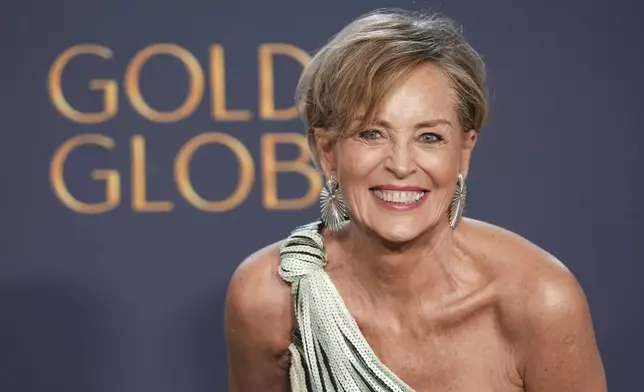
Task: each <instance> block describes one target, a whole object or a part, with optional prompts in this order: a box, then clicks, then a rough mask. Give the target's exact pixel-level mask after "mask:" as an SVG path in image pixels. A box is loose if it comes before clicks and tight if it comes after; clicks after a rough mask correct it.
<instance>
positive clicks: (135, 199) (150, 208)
mask: <svg viewBox="0 0 644 392" xmlns="http://www.w3.org/2000/svg"><path fill="white" fill-rule="evenodd" d="M145 169H146V164H145V139H144V138H143V136H141V135H134V136H132V209H133V210H134V211H140V212H167V211H172V209H173V208H174V205H173V204H172V202H171V201H149V200H148V199H147V181H146V175H145V172H146V170H145Z"/></svg>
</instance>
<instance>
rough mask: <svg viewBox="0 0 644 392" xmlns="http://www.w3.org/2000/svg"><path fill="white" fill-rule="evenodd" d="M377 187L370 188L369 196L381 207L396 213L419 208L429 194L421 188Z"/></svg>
mask: <svg viewBox="0 0 644 392" xmlns="http://www.w3.org/2000/svg"><path fill="white" fill-rule="evenodd" d="M392 188H393V187H387V189H385V188H384V187H377V188H371V189H370V191H371V194H372V195H373V196H374V197H375V198H376V199H377V200H378V201H379V202H380V204H381V205H383V206H385V207H387V208H389V209H394V210H398V211H405V210H410V209H412V208H416V207H418V206H420V205H421V204H422V203H423V202H424V201H425V200H426V199H427V195H428V194H429V191H428V190H425V189H421V188H409V187H407V188H404V189H403V188H397V189H395V188H394V189H392Z"/></svg>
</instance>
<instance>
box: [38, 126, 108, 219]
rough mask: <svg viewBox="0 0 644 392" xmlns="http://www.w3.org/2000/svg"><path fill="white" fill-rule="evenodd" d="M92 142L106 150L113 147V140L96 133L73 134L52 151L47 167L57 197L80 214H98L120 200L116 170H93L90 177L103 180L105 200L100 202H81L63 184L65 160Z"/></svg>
mask: <svg viewBox="0 0 644 392" xmlns="http://www.w3.org/2000/svg"><path fill="white" fill-rule="evenodd" d="M86 144H94V145H97V146H101V147H103V148H106V149H108V150H112V149H113V148H114V140H112V139H111V138H109V137H107V136H103V135H98V134H84V135H79V136H75V137H73V138H71V139H69V140H67V141H66V142H65V143H63V144H62V145H61V146H60V147H59V148H58V149H57V150H56V152H55V153H54V156H53V158H52V160H51V165H50V167H49V180H50V182H51V184H52V187H53V190H54V193H55V194H56V196H57V197H58V199H59V200H60V201H61V202H62V203H63V204H64V205H66V206H67V207H69V208H70V209H71V210H73V211H76V212H79V213H82V214H100V213H103V212H107V211H110V210H113V209H114V208H116V207H117V206H118V205H119V203H120V201H121V183H120V176H119V173H118V172H117V171H116V170H94V171H92V178H93V179H95V180H103V181H105V201H104V202H101V203H83V202H81V201H79V200H78V199H76V198H75V197H74V196H72V194H71V193H70V192H69V189H67V185H66V184H65V176H64V171H65V161H66V160H67V157H68V156H69V154H70V153H71V152H72V151H74V150H75V149H76V148H78V147H80V146H83V145H86Z"/></svg>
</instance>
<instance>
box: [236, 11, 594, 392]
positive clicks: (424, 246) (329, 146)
mask: <svg viewBox="0 0 644 392" xmlns="http://www.w3.org/2000/svg"><path fill="white" fill-rule="evenodd" d="M297 97H298V103H299V106H298V107H299V108H300V111H301V113H302V117H303V119H304V120H305V122H306V124H307V129H308V140H309V145H310V147H311V150H312V153H313V155H314V156H315V159H316V163H317V165H318V167H319V168H320V170H321V171H322V173H323V174H324V176H325V178H326V180H327V189H326V190H325V191H324V192H323V203H322V206H323V208H322V215H321V216H322V219H321V221H320V222H314V223H311V224H308V225H304V226H302V227H300V228H297V229H296V230H295V231H294V232H293V233H292V234H291V236H289V237H288V238H287V239H286V240H285V241H283V242H281V243H279V244H274V245H272V246H269V247H267V248H265V249H263V250H261V251H258V252H257V253H255V254H254V255H252V256H250V257H249V258H248V259H247V260H246V261H244V262H243V263H242V264H241V265H240V266H239V268H238V270H237V271H236V272H235V275H234V276H233V279H232V281H231V284H230V288H229V293H228V299H227V312H226V329H227V341H228V348H229V357H230V373H231V374H230V380H231V381H230V382H231V387H230V388H231V391H238V392H239V391H244V392H247V391H248V392H250V391H259V390H262V391H288V390H292V391H316V392H317V391H432V392H440V391H467V392H470V391H479V392H488V391H489V392H492V391H497V392H499V391H500V392H506V391H507V392H510V391H529V392H558V391H568V392H570V391H577V392H582V391H583V392H603V391H605V390H606V382H605V377H604V371H603V366H602V362H601V359H600V357H599V354H598V351H597V347H596V343H595V338H594V333H593V329H592V323H591V319H590V315H589V311H588V307H587V303H586V299H585V297H584V294H583V292H582V291H581V289H580V287H579V285H578V284H577V282H576V280H575V279H574V277H573V276H572V275H571V274H570V272H569V271H568V270H567V269H566V268H565V267H564V266H563V265H562V264H561V263H560V262H559V261H557V260H556V259H555V258H554V257H553V256H551V255H549V254H548V253H546V252H545V251H543V250H542V249H540V248H538V247H537V246H535V245H533V244H532V243H530V242H529V241H528V240H526V239H523V238H521V237H520V236H518V235H516V234H513V233H510V232H508V231H507V230H504V229H502V228H500V227H497V226H494V225H492V224H488V223H484V222H480V221H476V220H473V219H465V218H463V217H462V216H461V215H462V212H463V205H464V203H465V196H466V188H465V182H466V179H467V175H468V171H469V167H470V157H471V153H472V150H473V148H474V146H475V144H476V141H477V137H478V133H479V131H480V130H481V127H482V126H483V123H484V121H485V118H486V115H487V103H486V99H485V86H484V67H483V63H482V61H481V59H480V57H479V56H478V54H477V53H476V52H475V51H474V49H472V48H471V47H470V45H469V44H468V43H467V42H466V41H465V39H464V38H463V36H462V35H461V34H460V32H459V30H458V29H457V28H456V27H455V26H454V24H453V23H452V22H451V21H449V20H448V19H446V18H443V17H438V16H426V15H419V14H412V13H407V12H404V11H387V10H385V11H377V12H374V13H371V14H369V15H365V16H363V17H361V18H359V19H357V20H356V21H354V22H352V23H351V24H349V25H348V26H347V27H346V28H345V29H343V30H342V31H341V32H340V33H339V34H338V35H336V36H335V37H334V38H333V39H332V40H331V41H330V42H329V43H328V45H327V46H325V47H324V48H323V49H322V50H320V51H319V52H318V53H317V54H316V56H315V57H314V58H313V60H312V61H311V63H310V64H309V66H308V67H307V69H306V70H305V72H304V74H303V77H302V79H301V81H300V85H299V87H298V94H297Z"/></svg>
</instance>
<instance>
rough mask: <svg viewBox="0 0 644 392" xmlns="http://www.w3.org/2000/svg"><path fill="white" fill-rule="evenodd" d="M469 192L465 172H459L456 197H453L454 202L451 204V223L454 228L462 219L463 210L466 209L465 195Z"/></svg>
mask: <svg viewBox="0 0 644 392" xmlns="http://www.w3.org/2000/svg"><path fill="white" fill-rule="evenodd" d="M466 194H467V188H466V186H465V179H464V178H463V174H459V175H458V178H457V180H456V191H455V192H454V197H452V202H451V203H450V205H449V225H450V226H451V227H452V229H454V228H456V225H458V222H459V221H460V220H461V216H462V215H463V210H464V209H465V196H466Z"/></svg>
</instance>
